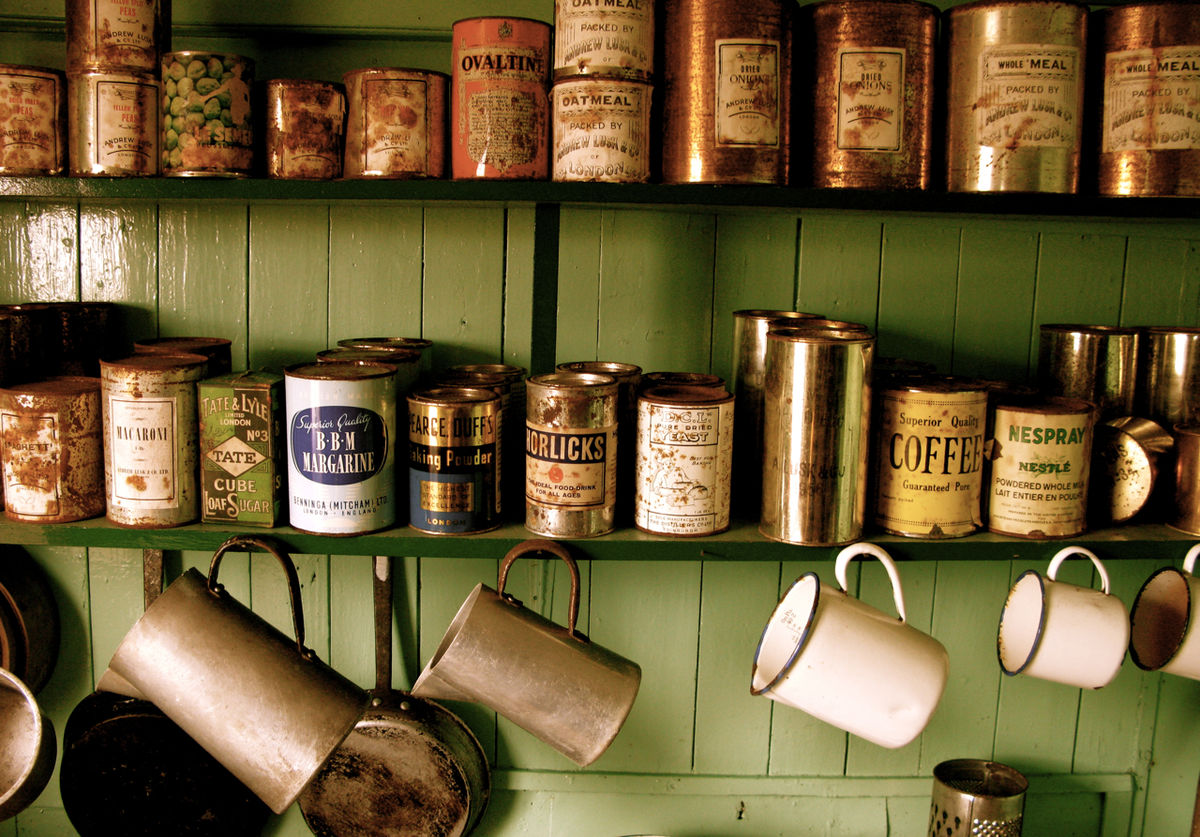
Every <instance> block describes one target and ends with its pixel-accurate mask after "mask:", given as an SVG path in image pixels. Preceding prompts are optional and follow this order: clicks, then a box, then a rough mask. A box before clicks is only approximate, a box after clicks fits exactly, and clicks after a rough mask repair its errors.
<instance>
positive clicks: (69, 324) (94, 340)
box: [50, 301, 122, 378]
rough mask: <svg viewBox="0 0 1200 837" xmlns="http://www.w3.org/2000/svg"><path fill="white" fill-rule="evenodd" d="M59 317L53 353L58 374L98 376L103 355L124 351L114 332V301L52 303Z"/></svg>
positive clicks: (55, 317)
mask: <svg viewBox="0 0 1200 837" xmlns="http://www.w3.org/2000/svg"><path fill="white" fill-rule="evenodd" d="M50 306H51V308H52V309H53V311H54V319H55V320H57V328H56V329H55V334H54V339H55V346H54V349H53V350H52V351H53V354H54V355H55V358H56V363H55V374H57V375H84V376H88V377H93V378H95V377H98V376H99V374H100V358H111V357H116V356H118V355H120V354H122V352H121V351H119V350H118V347H117V346H116V345H115V343H114V340H113V338H112V334H111V331H110V328H109V326H110V323H111V321H112V313H113V309H114V303H111V302H99V301H85V302H52V303H50Z"/></svg>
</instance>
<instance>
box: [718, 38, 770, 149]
mask: <svg viewBox="0 0 1200 837" xmlns="http://www.w3.org/2000/svg"><path fill="white" fill-rule="evenodd" d="M716 44H717V85H716V87H717V101H716V111H715V113H716V120H717V124H716V144H717V145H756V146H767V147H771V148H778V147H779V136H780V133H781V132H780V125H779V123H780V121H781V120H780V109H779V42H778V41H767V40H745V41H741V40H739V41H717V42H716Z"/></svg>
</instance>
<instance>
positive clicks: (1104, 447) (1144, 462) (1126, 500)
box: [1088, 416, 1175, 528]
mask: <svg viewBox="0 0 1200 837" xmlns="http://www.w3.org/2000/svg"><path fill="white" fill-rule="evenodd" d="M1174 445H1175V441H1174V439H1173V438H1172V437H1171V434H1170V433H1168V432H1167V431H1166V430H1164V429H1163V428H1162V427H1161V426H1160V425H1158V424H1156V423H1155V422H1152V421H1150V420H1149V419H1144V418H1136V417H1133V416H1122V417H1120V418H1114V419H1109V420H1108V421H1105V422H1103V423H1101V424H1097V425H1096V427H1095V433H1094V437H1093V439H1092V465H1091V480H1090V483H1089V485H1088V520H1089V521H1090V524H1091V525H1092V526H1093V527H1095V528H1103V527H1107V526H1112V525H1113V524H1115V523H1126V522H1128V521H1130V520H1132V519H1133V518H1134V517H1136V516H1137V515H1139V514H1140V513H1141V512H1142V511H1143V510H1144V509H1147V508H1148V507H1149V506H1150V505H1151V498H1152V497H1154V496H1155V495H1156V494H1157V493H1158V491H1157V486H1158V481H1159V472H1160V470H1161V469H1162V467H1163V466H1164V465H1170V464H1171V462H1170V461H1169V460H1170V456H1169V454H1170V453H1171V452H1172V450H1173V448H1174Z"/></svg>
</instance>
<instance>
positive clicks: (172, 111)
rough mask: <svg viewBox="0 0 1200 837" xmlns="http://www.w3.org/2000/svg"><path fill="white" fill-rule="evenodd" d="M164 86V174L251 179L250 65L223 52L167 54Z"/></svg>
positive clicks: (188, 51)
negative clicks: (168, 120) (168, 121)
mask: <svg viewBox="0 0 1200 837" xmlns="http://www.w3.org/2000/svg"><path fill="white" fill-rule="evenodd" d="M162 84H163V100H162V107H163V109H162V121H163V130H162V134H163V147H162V156H163V160H162V171H163V174H165V175H174V176H179V177H206V176H207V177H247V176H249V175H250V174H251V171H252V168H253V165H254V123H253V122H252V115H251V103H250V88H251V86H252V85H253V84H254V61H253V60H252V59H250V58H246V57H245V56H242V55H230V54H228V53H221V52H196V51H192V50H184V51H180V52H168V53H165V54H164V55H163V57H162ZM167 117H170V120H171V122H170V125H168V124H167Z"/></svg>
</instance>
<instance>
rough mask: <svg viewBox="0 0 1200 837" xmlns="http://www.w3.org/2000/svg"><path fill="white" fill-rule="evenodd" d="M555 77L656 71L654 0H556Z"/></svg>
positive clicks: (641, 77) (634, 75)
mask: <svg viewBox="0 0 1200 837" xmlns="http://www.w3.org/2000/svg"><path fill="white" fill-rule="evenodd" d="M554 75H555V77H556V78H565V77H567V76H582V75H605V76H610V77H617V78H629V79H635V80H637V81H649V80H650V78H651V77H652V76H653V75H654V0H555V3H554Z"/></svg>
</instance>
